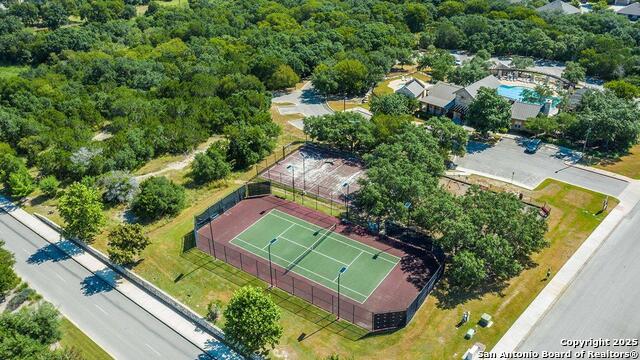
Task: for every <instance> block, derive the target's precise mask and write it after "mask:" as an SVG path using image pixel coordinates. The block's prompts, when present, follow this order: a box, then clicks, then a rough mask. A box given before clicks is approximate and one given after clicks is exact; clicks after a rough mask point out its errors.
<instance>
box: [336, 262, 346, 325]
mask: <svg viewBox="0 0 640 360" xmlns="http://www.w3.org/2000/svg"><path fill="white" fill-rule="evenodd" d="M345 271H347V268H346V267H344V266H343V267H342V268H341V269H340V271H339V272H338V319H340V276H341V275H342V274H343V273H344V272H345Z"/></svg>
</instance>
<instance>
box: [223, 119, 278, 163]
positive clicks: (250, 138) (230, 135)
mask: <svg viewBox="0 0 640 360" xmlns="http://www.w3.org/2000/svg"><path fill="white" fill-rule="evenodd" d="M225 136H226V137H227V139H228V140H229V144H228V146H227V160H228V161H229V163H231V164H233V167H234V168H235V169H246V168H247V167H249V166H251V165H253V164H255V163H257V162H258V161H260V160H262V159H263V158H264V157H265V156H267V155H268V154H269V153H270V152H271V151H272V150H273V148H274V147H275V141H274V139H273V137H272V136H270V134H269V133H267V131H265V130H264V129H263V128H262V127H260V126H257V125H254V126H250V125H240V126H235V125H234V126H227V127H226V128H225Z"/></svg>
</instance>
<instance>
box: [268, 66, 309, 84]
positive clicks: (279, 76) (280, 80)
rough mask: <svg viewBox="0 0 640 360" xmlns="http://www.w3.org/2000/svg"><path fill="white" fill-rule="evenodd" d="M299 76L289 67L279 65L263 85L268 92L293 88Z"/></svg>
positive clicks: (298, 80)
mask: <svg viewBox="0 0 640 360" xmlns="http://www.w3.org/2000/svg"><path fill="white" fill-rule="evenodd" d="M298 82H300V76H298V74H296V72H295V71H294V70H293V69H292V68H291V66H289V65H285V64H283V65H280V66H278V68H277V69H276V70H275V71H274V72H273V74H271V76H270V77H269V78H268V79H267V82H266V83H265V85H266V86H267V89H269V90H280V89H286V88H290V87H293V86H295V85H296V84H297V83H298Z"/></svg>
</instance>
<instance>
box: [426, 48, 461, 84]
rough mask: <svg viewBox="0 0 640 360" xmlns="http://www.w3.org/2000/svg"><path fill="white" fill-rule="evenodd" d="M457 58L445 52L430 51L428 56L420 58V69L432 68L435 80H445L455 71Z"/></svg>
mask: <svg viewBox="0 0 640 360" xmlns="http://www.w3.org/2000/svg"><path fill="white" fill-rule="evenodd" d="M453 65H455V58H454V57H453V55H451V54H449V53H448V52H447V51H444V50H439V49H438V50H435V49H430V50H429V51H428V52H427V53H426V54H424V55H422V56H421V57H420V58H418V68H419V69H424V68H427V67H428V68H430V73H431V77H432V78H433V80H437V81H440V80H444V79H445V78H446V77H447V75H449V73H450V72H451V71H452V70H453Z"/></svg>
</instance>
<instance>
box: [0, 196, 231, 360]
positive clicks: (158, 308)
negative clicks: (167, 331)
mask: <svg viewBox="0 0 640 360" xmlns="http://www.w3.org/2000/svg"><path fill="white" fill-rule="evenodd" d="M0 209H2V210H4V211H5V212H7V213H8V214H10V215H11V217H13V218H14V219H16V220H18V221H19V222H20V223H22V224H23V225H25V226H26V227H28V228H29V229H31V230H32V231H34V232H35V233H37V234H38V235H40V236H41V237H42V238H44V239H45V240H47V241H48V242H49V243H51V244H55V243H58V242H59V241H60V240H61V236H60V234H59V233H58V232H56V231H55V230H53V229H52V228H50V227H49V226H47V225H46V224H44V223H43V222H41V221H40V220H38V219H37V218H36V217H34V216H32V215H30V214H29V213H27V212H26V211H24V210H22V209H20V208H19V207H16V206H15V205H14V204H12V203H11V202H10V201H9V200H8V199H7V198H5V197H3V196H0ZM65 245H66V246H65V248H64V249H61V250H63V251H64V252H65V253H66V254H67V255H68V256H69V257H70V258H73V259H74V260H75V261H76V262H78V263H79V264H81V265H82V266H83V267H84V268H85V269H87V270H89V271H91V272H92V273H94V274H95V275H96V276H99V277H100V279H101V280H103V281H105V282H107V283H108V284H109V285H111V286H112V287H114V288H116V289H117V290H118V291H119V292H120V293H122V294H123V295H125V296H126V297H127V298H128V299H130V300H131V301H133V302H134V303H136V304H138V305H139V306H140V307H141V308H143V309H145V310H146V311H147V312H148V313H150V314H151V315H153V316H154V317H155V318H156V319H158V320H160V321H161V322H162V323H164V324H166V325H167V326H169V327H170V328H171V329H173V330H174V331H175V332H176V333H178V334H180V335H181V336H182V337H184V338H185V339H187V340H188V341H189V342H191V343H192V344H194V345H195V346H197V347H199V348H200V349H202V350H203V351H206V352H207V353H208V354H210V355H212V356H214V357H215V358H219V359H242V357H241V356H240V355H238V354H236V353H235V352H234V351H233V350H231V349H230V348H229V347H227V346H226V345H225V344H224V343H222V342H221V341H220V340H218V339H216V338H214V337H212V336H211V335H209V334H208V333H206V332H204V331H203V330H202V329H200V328H199V327H198V326H197V325H196V324H195V323H193V322H191V321H189V320H187V319H186V318H184V317H183V316H181V315H180V314H178V313H176V312H175V311H173V309H172V308H170V307H168V306H167V305H165V304H164V303H162V302H161V301H159V300H158V299H157V298H155V297H154V296H151V295H150V294H148V293H146V292H145V291H143V290H142V289H140V288H139V287H137V286H136V285H134V284H133V283H131V282H129V281H128V280H127V279H124V278H117V277H115V276H113V272H112V271H105V270H108V267H106V266H105V264H104V263H103V262H101V261H100V260H98V259H97V258H95V257H93V256H91V255H90V254H88V253H86V252H84V251H83V250H82V249H80V248H79V247H78V246H77V245H75V244H73V242H71V241H69V242H65ZM51 281H57V280H55V279H51ZM61 286H64V285H63V284H61ZM159 291H160V290H159ZM112 331H113V332H117V331H118V329H112Z"/></svg>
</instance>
